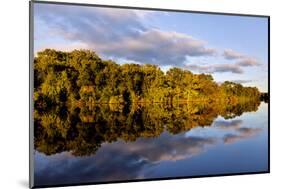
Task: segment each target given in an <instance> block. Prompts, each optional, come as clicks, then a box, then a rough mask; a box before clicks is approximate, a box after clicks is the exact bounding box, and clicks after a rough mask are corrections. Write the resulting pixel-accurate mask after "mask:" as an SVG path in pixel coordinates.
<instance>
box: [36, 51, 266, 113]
mask: <svg viewBox="0 0 281 189" xmlns="http://www.w3.org/2000/svg"><path fill="white" fill-rule="evenodd" d="M260 94H261V93H260V92H259V90H258V89H257V88H256V87H244V86H242V85H241V84H238V83H233V82H230V81H225V82H224V83H222V84H218V83H216V82H215V81H214V79H213V77H212V76H211V75H209V74H194V73H192V72H190V71H188V70H184V69H180V68H171V69H169V70H168V71H167V72H166V73H164V72H163V71H162V70H161V69H160V68H159V67H158V66H156V65H151V64H142V65H140V64H133V63H130V64H129V63H127V64H126V63H125V64H121V65H120V64H117V63H116V62H114V61H112V60H102V59H101V58H100V57H99V56H98V55H97V54H96V53H95V52H93V51H90V50H74V51H72V52H62V51H56V50H52V49H45V50H44V51H41V52H38V54H37V56H36V57H35V59H34V102H35V108H37V109H47V108H49V107H51V106H54V105H63V104H67V105H68V106H74V107H77V106H85V105H86V106H91V105H94V104H103V103H106V104H132V103H169V104H173V103H179V102H188V101H207V102H212V101H221V102H228V103H231V102H237V101H247V100H256V99H259V98H260Z"/></svg>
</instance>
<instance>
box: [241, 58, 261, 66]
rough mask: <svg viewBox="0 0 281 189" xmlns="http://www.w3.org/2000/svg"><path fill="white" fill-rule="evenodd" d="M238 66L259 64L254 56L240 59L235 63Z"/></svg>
mask: <svg viewBox="0 0 281 189" xmlns="http://www.w3.org/2000/svg"><path fill="white" fill-rule="evenodd" d="M237 64H238V65H239V66H244V67H248V66H259V65H261V64H260V63H259V62H258V60H257V59H255V58H248V57H247V58H243V59H242V60H240V61H239V62H238V63H237Z"/></svg>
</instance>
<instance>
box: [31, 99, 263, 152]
mask: <svg viewBox="0 0 281 189" xmlns="http://www.w3.org/2000/svg"><path fill="white" fill-rule="evenodd" d="M259 105H260V101H245V102H239V103H235V104H222V103H218V102H217V103H215V102H212V103H202V102H193V103H188V104H162V103H161V104H132V105H130V106H124V105H119V104H107V105H98V106H91V107H89V106H83V107H66V106H56V107H53V108H51V109H49V110H45V111H42V110H38V109H35V112H34V120H35V122H34V123H35V127H34V128H35V131H34V132H35V133H34V134H35V149H36V150H37V151H39V152H41V153H44V154H46V155H53V154H56V153H60V152H64V151H68V152H71V154H72V155H74V156H89V155H93V154H95V153H96V151H97V150H98V149H99V148H100V147H101V144H102V143H105V142H108V143H112V142H115V141H117V140H121V141H124V142H132V141H136V140H137V139H138V138H140V137H144V138H149V137H158V136H159V135H160V134H161V133H163V132H164V131H167V132H169V133H170V134H178V133H181V132H187V131H188V130H190V129H192V128H194V127H206V126H211V125H212V123H213V121H214V120H215V118H217V117H218V116H219V115H220V116H222V117H224V118H225V119H231V118H234V117H236V116H240V115H242V114H243V112H251V111H257V109H258V107H259ZM226 127H227V126H226ZM240 133H241V136H227V138H225V142H226V143H231V142H232V141H235V140H236V139H238V138H237V137H240V138H241V137H243V136H247V130H241V131H240Z"/></svg>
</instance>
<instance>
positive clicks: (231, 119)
mask: <svg viewBox="0 0 281 189" xmlns="http://www.w3.org/2000/svg"><path fill="white" fill-rule="evenodd" d="M259 106H260V102H251V103H239V104H235V105H221V104H202V103H193V104H177V105H167V104H166V105H165V104H153V105H135V106H131V107H120V106H94V107H80V108H78V107H76V108H73V109H70V108H66V107H57V108H55V109H52V110H50V111H48V112H44V113H42V112H41V113H40V114H39V113H38V112H35V120H36V121H35V123H36V124H35V147H36V152H35V184H36V185H38V186H44V185H48V184H54V185H56V184H71V183H87V182H105V181H118V180H132V179H145V178H163V177H177V176H195V175H206V174H222V173H237V172H253V171H265V170H267V161H268V160H267V143H266V142H267V130H265V129H266V125H264V122H267V120H266V119H267V109H266V108H267V106H265V105H264V104H263V107H265V109H264V110H261V109H260V108H259ZM258 109H259V111H257V110H258ZM256 111H257V112H256ZM244 112H252V113H248V114H245V115H244V114H243V113H244ZM242 114H243V115H242ZM253 124H255V125H253ZM260 136H263V137H260ZM250 139H251V140H250ZM224 146H227V148H225V147H224ZM210 149H214V150H213V151H212V150H210ZM222 160H223V161H222ZM222 162H223V163H222Z"/></svg>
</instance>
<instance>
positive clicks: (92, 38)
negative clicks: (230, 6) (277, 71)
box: [34, 4, 268, 91]
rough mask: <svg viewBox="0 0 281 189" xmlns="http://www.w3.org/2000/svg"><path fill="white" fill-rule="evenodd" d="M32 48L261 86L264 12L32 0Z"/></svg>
mask: <svg viewBox="0 0 281 189" xmlns="http://www.w3.org/2000/svg"><path fill="white" fill-rule="evenodd" d="M34 23H35V24H34V37H35V39H34V49H35V52H38V51H40V50H43V49H45V48H53V49H57V50H65V51H70V50H73V49H92V50H94V51H96V52H97V53H98V54H99V55H100V56H101V57H102V58H105V59H113V60H115V61H117V62H118V63H120V64H122V63H124V62H135V63H140V64H143V63H151V64H156V65H158V66H160V68H161V69H162V70H163V71H166V70H167V69H168V68H170V67H180V68H183V69H189V70H191V71H192V72H194V73H210V74H212V75H213V77H214V79H215V80H216V81H218V82H223V81H225V80H229V81H235V82H238V83H242V84H243V85H246V86H257V87H258V88H259V90H260V91H267V87H268V86H267V84H268V80H267V78H268V69H267V66H268V62H267V60H268V31H267V28H268V23H267V18H262V17H245V16H227V15H213V14H195V13H179V12H162V11H147V10H128V9H112V8H97V7H83V6H65V5H54V4H35V7H34Z"/></svg>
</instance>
